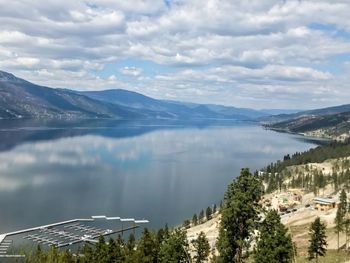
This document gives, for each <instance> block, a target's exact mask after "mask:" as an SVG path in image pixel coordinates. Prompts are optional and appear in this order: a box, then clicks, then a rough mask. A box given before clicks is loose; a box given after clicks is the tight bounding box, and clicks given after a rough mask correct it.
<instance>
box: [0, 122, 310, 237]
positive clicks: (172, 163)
mask: <svg viewBox="0 0 350 263" xmlns="http://www.w3.org/2000/svg"><path fill="white" fill-rule="evenodd" d="M315 145H316V142H315V141H312V140H306V139H305V138H303V137H300V136H297V135H290V134H283V133H276V132H273V131H269V130H265V129H263V128H262V127H260V126H258V125H256V124H251V123H228V122H224V123H220V122H214V123H210V124H208V123H206V122H200V121H199V122H196V123H191V124H189V123H176V122H161V123H158V122H153V123H150V122H149V121H148V122H146V121H144V122H138V123H134V122H127V121H123V122H117V121H115V122H111V121H93V122H89V121H84V122H79V123H74V122H70V123H60V124H55V123H50V122H46V123H40V122H32V121H0V233H3V232H8V231H12V230H19V229H23V228H27V227H33V226H37V225H41V224H47V223H53V222H57V221H61V220H67V219H73V218H82V217H89V216H91V215H96V214H103V215H109V216H122V217H134V218H138V219H142V218H146V219H148V220H150V224H149V225H148V226H149V227H154V228H156V227H160V226H163V225H164V224H165V223H168V224H169V225H176V224H180V223H181V222H183V220H184V219H186V218H192V215H193V214H194V213H195V212H197V213H198V212H199V211H200V210H201V209H202V208H206V207H207V206H209V205H212V204H213V203H219V202H220V200H221V199H222V198H223V194H224V192H225V189H226V186H227V184H228V183H229V182H231V181H232V179H234V178H235V177H236V176H237V175H238V174H239V172H240V169H241V168H242V167H249V168H251V170H256V169H259V168H261V167H264V166H265V165H266V164H268V163H270V162H272V161H275V160H277V159H281V158H283V155H285V154H287V153H294V152H296V151H303V150H306V149H309V148H311V147H314V146H315Z"/></svg>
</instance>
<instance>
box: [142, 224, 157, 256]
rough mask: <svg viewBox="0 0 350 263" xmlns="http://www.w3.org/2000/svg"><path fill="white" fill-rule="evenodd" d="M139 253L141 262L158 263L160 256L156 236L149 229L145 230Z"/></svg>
mask: <svg viewBox="0 0 350 263" xmlns="http://www.w3.org/2000/svg"><path fill="white" fill-rule="evenodd" d="M137 252H138V254H139V258H140V260H139V262H142V263H143V262H144V263H152V262H157V257H158V255H157V241H156V235H155V234H154V233H153V232H151V231H149V230H148V229H147V228H145V229H144V230H143V233H142V235H141V238H140V240H139V242H138V247H137Z"/></svg>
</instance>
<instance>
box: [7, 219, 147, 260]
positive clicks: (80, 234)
mask: <svg viewBox="0 0 350 263" xmlns="http://www.w3.org/2000/svg"><path fill="white" fill-rule="evenodd" d="M111 221H117V223H118V222H119V223H121V228H115V226H114V227H113V228H114V229H109V228H106V227H107V226H108V227H109V226H111V225H115V222H114V223H113V222H111ZM147 223H149V221H148V220H144V219H142V220H135V219H134V218H121V217H107V216H105V215H98V216H92V217H91V218H85V219H72V220H68V221H63V222H58V223H54V224H49V225H43V226H38V227H33V228H29V229H23V230H19V231H15V232H11V233H4V234H0V261H1V258H4V257H6V258H19V257H24V256H23V255H20V254H18V255H16V254H11V255H10V254H9V252H11V253H12V252H13V251H16V250H17V247H18V246H17V245H18V244H20V246H19V247H21V245H23V244H24V245H28V246H30V245H31V244H32V245H33V244H36V245H39V244H40V245H41V246H44V247H51V246H54V247H56V248H58V249H60V248H66V247H69V248H70V249H71V248H74V247H75V248H78V247H79V245H80V244H81V243H97V242H98V238H99V237H100V236H104V237H107V236H112V235H115V234H122V235H123V233H124V232H127V231H130V230H132V231H135V229H137V228H139V227H140V225H141V224H147ZM118 225H119V224H118ZM16 243H17V244H16ZM1 262H2V261H1Z"/></svg>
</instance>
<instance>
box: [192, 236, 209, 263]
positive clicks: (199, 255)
mask: <svg viewBox="0 0 350 263" xmlns="http://www.w3.org/2000/svg"><path fill="white" fill-rule="evenodd" d="M192 244H193V247H194V248H195V251H196V254H195V256H194V260H195V263H201V262H204V261H206V260H207V258H208V256H209V253H210V245H209V241H208V239H207V237H206V236H205V234H204V232H200V233H199V235H198V237H197V239H195V240H193V241H192Z"/></svg>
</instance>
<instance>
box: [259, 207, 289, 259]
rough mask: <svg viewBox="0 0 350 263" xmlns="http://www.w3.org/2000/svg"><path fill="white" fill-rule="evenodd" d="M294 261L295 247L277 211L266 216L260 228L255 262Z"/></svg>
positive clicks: (272, 211)
mask: <svg viewBox="0 0 350 263" xmlns="http://www.w3.org/2000/svg"><path fill="white" fill-rule="evenodd" d="M293 259H294V245H293V242H292V238H291V236H290V234H288V230H287V228H286V227H285V226H284V225H283V224H282V223H281V218H280V216H279V215H278V213H277V211H276V210H271V211H270V212H268V214H267V215H266V218H265V220H264V222H263V223H262V225H261V228H260V238H259V240H258V242H257V247H256V251H255V254H254V260H255V262H256V263H289V262H292V261H293Z"/></svg>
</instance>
